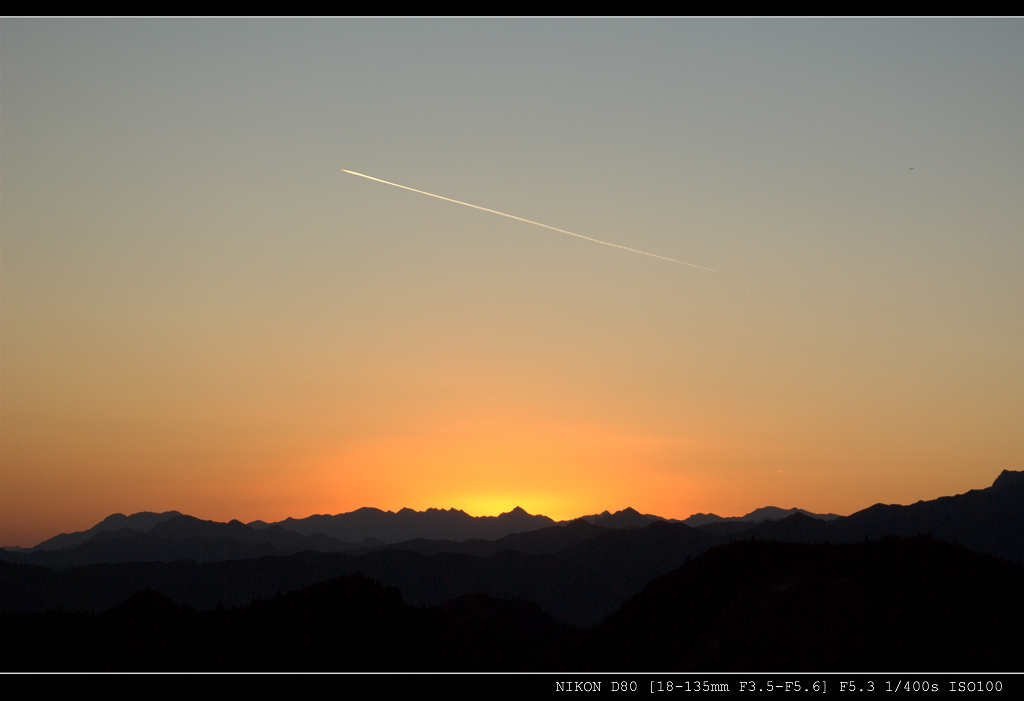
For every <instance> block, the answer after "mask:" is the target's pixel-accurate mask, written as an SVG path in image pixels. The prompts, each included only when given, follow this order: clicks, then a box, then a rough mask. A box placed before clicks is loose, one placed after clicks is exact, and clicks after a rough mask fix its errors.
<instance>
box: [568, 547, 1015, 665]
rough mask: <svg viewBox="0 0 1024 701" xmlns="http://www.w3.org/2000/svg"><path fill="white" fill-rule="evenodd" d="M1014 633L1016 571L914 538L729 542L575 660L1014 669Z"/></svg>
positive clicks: (645, 600)
mask: <svg viewBox="0 0 1024 701" xmlns="http://www.w3.org/2000/svg"><path fill="white" fill-rule="evenodd" d="M1022 626H1024V568H1021V566H1019V565H1016V564H1011V563H1008V562H1005V561H1000V560H997V559H995V558H992V557H989V556H985V555H981V554H978V553H975V552H971V551H968V550H965V549H964V548H961V547H959V546H956V545H951V544H948V543H943V542H941V541H938V540H935V539H933V538H929V537H927V536H921V537H917V538H914V539H906V538H886V539H883V540H880V541H871V542H867V543H860V544H856V545H817V544H794V543H779V542H775V541H737V542H735V543H732V544H729V545H725V546H721V547H718V548H714V549H712V550H709V551H708V552H706V553H704V554H703V555H701V556H700V557H698V558H695V559H694V560H693V561H691V562H689V563H687V564H686V565H684V566H683V567H680V568H679V569H677V570H675V571H673V572H672V573H670V574H667V575H665V576H663V577H660V578H658V579H656V580H654V581H652V582H651V583H650V584H649V585H648V586H647V587H646V588H645V589H644V591H643V592H642V593H641V594H639V595H638V596H636V597H634V598H633V599H631V600H630V601H629V602H627V603H626V604H625V605H623V606H622V607H621V608H620V609H619V610H618V611H616V612H615V613H614V614H612V615H611V616H609V618H608V619H607V620H606V621H605V622H604V623H602V624H601V625H599V626H596V627H595V628H594V629H592V630H591V632H590V635H589V637H588V641H587V644H588V645H589V647H588V648H587V649H586V650H585V651H584V652H583V653H581V657H582V659H583V660H585V661H586V662H587V663H589V664H593V665H594V668H595V669H621V670H641V669H666V670H668V669H671V670H677V671H689V670H700V671H746V672H756V671H775V670H787V671H842V670H846V671H867V670H871V671H886V670H902V671H982V670H988V671H1011V670H1013V671H1021V670H1024V638H1022V637H1021V635H1020V631H1021V630H1022ZM581 664H582V663H581Z"/></svg>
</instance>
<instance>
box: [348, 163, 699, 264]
mask: <svg viewBox="0 0 1024 701" xmlns="http://www.w3.org/2000/svg"><path fill="white" fill-rule="evenodd" d="M341 172H342V173H348V174H349V175H358V176H359V177H360V178H366V179H367V180H376V181H377V182H379V183H384V184H385V185H392V186H394V187H400V188H402V189H403V190H409V191H410V192H418V193H420V194H421V195H426V196H427V197H436V198H437V199H439V200H444V201H445V202H454V203H455V204H461V205H465V206H466V207H472V208H473V209H479V210H481V211H484V212H490V213H491V214H497V215H499V216H502V217H508V218H509V219H515V220H516V221H521V222H525V223H527V224H533V225H534V226H542V227H544V228H545V229H551V230H552V231H557V232H558V233H560V234H568V235H569V236H575V237H576V238H578V239H583V240H584V241H591V242H593V243H599V244H601V245H602V246H611V247H612V248H621V249H622V250H623V251H629V252H630V253H639V254H640V255H642V256H650V257H651V258H660V259H661V260H667V261H668V262H670V263H679V265H688V266H689V267H691V268H700V269H701V270H708V271H710V272H712V273H715V272H718V271H717V270H714V269H713V268H708V267H705V266H703V265H697V264H696V263H687V262H686V261H685V260H676V259H675V258H669V257H667V256H659V255H658V254H657V253H648V252H647V251H641V250H640V249H638V248H630V247H629V246H621V245H619V244H617V243H611V242H609V241H602V240H600V239H594V238H591V237H589V236H584V235H583V234H574V233H573V232H571V231H566V230H565V229H559V228H558V227H557V226H549V225H547V224H541V223H540V222H539V221H532V220H530V219H523V218H522V217H517V216H516V215H514V214H505V212H499V211H498V210H496V209H488V208H487V207H481V206H479V205H475V204H470V203H469V202H462V201H460V200H453V199H452V198H450V197H442V196H441V195H435V194H433V193H431V192H424V191H423V190H417V189H416V188H412V187H406V186H405V185H399V184H398V183H392V182H388V181H387V180H381V179H380V178H375V177H373V176H372V175H363V174H362V173H357V172H355V171H354V170H345V169H344V168H342V169H341Z"/></svg>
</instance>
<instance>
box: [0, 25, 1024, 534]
mask: <svg viewBox="0 0 1024 701" xmlns="http://www.w3.org/2000/svg"><path fill="white" fill-rule="evenodd" d="M1022 26H1024V23H1022V22H1021V21H1020V20H988V21H980V20H979V21H970V20H965V21H953V20H949V21H909V20H907V21H893V20H889V21H885V20H879V21H869V20H864V21H851V20H846V21H843V20H836V21H828V20H802V21H801V20H792V21H786V20H778V21H770V20H747V21H727V20H717V21H715V20H658V21H645V20H622V21H615V20H461V21H459V20H453V21H442V20H433V21H426V20H317V21H302V20H293V21H292V20H241V21H234V20H222V21H208V20H45V19H43V20H17V19H16V20H4V21H3V27H2V31H3V37H4V41H3V44H2V46H0V51H2V60H0V70H2V84H3V86H4V87H3V115H2V116H3V138H4V158H3V160H2V162H0V169H2V177H0V182H2V197H3V200H2V207H0V217H2V220H0V224H2V239H0V285H2V302H0V325H2V326H0V361H2V363H0V459H2V467H0V470H2V472H0V478H2V479H0V542H2V543H3V544H4V545H22V546H28V545H34V544H35V543H37V542H39V541H41V540H43V539H45V538H48V537H50V536H52V535H55V534H56V533H58V532H63V531H73V530H82V529H86V528H89V527H90V526H92V525H93V524H95V523H96V522H97V521H99V520H100V519H102V518H104V517H105V516H107V515H109V514H110V513H114V512H123V513H134V512H137V511H165V510H171V509H176V510H179V511H182V512H184V513H189V514H192V515H194V516H197V517H200V518H207V519H215V520H221V521H226V520H229V519H233V518H237V519H241V520H243V521H249V520H254V519H263V520H266V521H273V520H280V519H283V518H285V517H288V516H293V517H303V516H307V515H310V514H312V513H339V512H344V511H351V510H354V509H356V508H359V507H362V506H375V507H378V508H383V509H390V510H397V509H400V508H403V507H410V508H415V509H425V508H429V507H437V508H449V507H455V508H461V509H463V510H465V511H467V512H468V513H470V514H473V515H493V514H497V513H500V512H503V511H508V510H510V509H512V508H513V507H515V506H517V505H518V506H522V507H523V508H525V509H526V510H527V511H530V512H531V513H544V514H546V515H548V516H551V517H553V518H556V519H566V518H573V517H576V516H580V515H584V514H589V513H596V512H600V511H603V510H605V509H608V510H612V511H614V510H618V509H622V508H625V507H627V506H632V507H633V508H636V509H638V510H640V511H642V512H646V513H654V514H658V515H661V516H665V517H671V518H685V517H686V516H689V515H690V514H692V513H694V512H699V511H703V512H715V513H718V514H719V515H722V516H734V515H742V514H744V513H747V512H749V511H751V510H753V509H755V508H758V507H761V506H766V505H775V506H780V507H784V508H788V507H793V506H797V507H801V508H805V509H808V510H811V511H817V512H835V513H840V514H847V513H851V512H852V511H855V510H858V509H861V508H865V507H867V506H870V505H871V504H873V503H876V502H879V501H881V502H889V503H910V502H914V501H917V500H919V499H931V498H935V497H938V496H941V495H945V494H955V493H960V492H964V491H967V490H969V489H972V488H981V487H985V486H988V485H989V484H991V482H992V480H993V479H994V478H995V477H996V475H998V474H999V472H1000V471H1002V470H1003V469H1020V468H1021V466H1022V464H1024V444H1022V443H1021V441H1020V438H1019V433H1020V425H1021V418H1022V417H1021V407H1022V406H1024V364H1022V363H1021V362H1020V358H1021V357H1024V311H1022V307H1021V305H1020V304H1019V300H1020V299H1022V298H1024V289H1022V281H1024V237H1021V236H1020V232H1021V231H1024V201H1022V199H1021V198H1020V192H1019V191H1020V187H1019V186H1020V182H1021V170H1020V169H1021V165H1020V164H1021V163H1024V137H1022V133H1021V130H1020V124H1019V115H1020V114H1021V110H1022V108H1024V105H1022V104H1021V100H1022V98H1021V96H1022V95H1024V90H1022V87H1024V86H1022V84H1021V80H1022V75H1021V73H1020V71H1019V70H1018V67H1019V66H1020V65H1024V55H1022V52H1024V48H1022V47H1024V42H1022V41H1020V38H1021V28H1022ZM342 168H345V169H350V170H354V171H356V172H360V173H366V174H369V175H372V176H374V177H379V178H381V179H385V180H388V181H391V182H394V183H399V184H402V185H406V186H408V187H411V188H416V189H420V190H424V191H427V192H431V193H436V194H439V195H441V196H444V197H448V198H452V199H455V200H459V201H463V202H468V203H472V204H477V205H479V206H481V207H486V208H489V209H494V210H497V211H500V212H505V213H511V214H513V215H515V216H517V217H522V218H524V219H529V220H532V221H536V222H542V223H544V224H547V225H548V226H553V227H557V228H559V229H564V230H566V231H572V232H574V233H579V234H581V235H583V236H587V237H590V238H595V239H599V240H601V241H607V242H612V243H615V244H617V245H621V246H625V247H627V248H632V249H637V250H641V251H647V252H651V253H655V254H657V255H660V256H665V257H668V258H673V259H677V260H683V261H688V262H692V263H694V264H696V265H700V266H705V267H707V268H712V269H713V270H714V272H712V271H709V270H703V269H695V268H690V267H687V266H681V265H678V264H674V263H671V262H668V261H665V260H659V259H655V258H651V257H647V256H642V255H637V254H635V253H632V252H630V251H627V250H623V249H616V248H611V247H607V246H600V245H597V244H594V243H592V242H589V241H585V240H582V239H579V238H574V237H571V236H566V235H565V234H562V233H559V232H557V231H552V230H549V229H544V228H541V227H536V226H531V225H530V224H528V223H525V222H522V221H515V220H510V219H508V218H503V217H499V216H496V215H494V214H491V213H488V212H483V211H479V210H473V209H470V208H467V207H462V206H460V205H458V204H455V203H451V202H444V201H439V200H437V199H432V198H429V197H425V196H423V195H421V194H418V193H414V192H409V191H403V190H400V189H398V188H393V187H389V186H387V185H384V184H381V183H376V182H373V181H369V180H364V179H360V178H356V177H353V176H351V175H348V174H345V173H342V172H341V170H340V169H342Z"/></svg>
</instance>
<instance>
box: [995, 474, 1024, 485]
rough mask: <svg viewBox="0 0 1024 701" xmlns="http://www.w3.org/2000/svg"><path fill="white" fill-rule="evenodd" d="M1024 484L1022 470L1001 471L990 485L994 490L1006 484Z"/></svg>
mask: <svg viewBox="0 0 1024 701" xmlns="http://www.w3.org/2000/svg"><path fill="white" fill-rule="evenodd" d="M1021 482H1024V470H1003V471H1002V472H1000V473H999V476H998V477H996V481H995V482H993V483H992V486H993V487H994V488H1001V487H1005V486H1006V485H1008V484H1019V483H1021Z"/></svg>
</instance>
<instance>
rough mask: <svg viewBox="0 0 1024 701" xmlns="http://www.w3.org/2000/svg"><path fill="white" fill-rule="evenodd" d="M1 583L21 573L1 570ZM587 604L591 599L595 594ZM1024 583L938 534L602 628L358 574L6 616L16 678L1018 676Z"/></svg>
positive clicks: (723, 588) (685, 569) (716, 565)
mask: <svg viewBox="0 0 1024 701" xmlns="http://www.w3.org/2000/svg"><path fill="white" fill-rule="evenodd" d="M2 564H3V567H4V568H5V571H4V580H5V581H11V578H12V577H19V576H21V575H20V574H19V573H20V572H21V570H19V571H18V572H14V571H13V570H12V569H10V568H15V567H24V566H22V565H12V564H10V563H2ZM580 595H581V596H584V595H585V591H584V590H582V589H581V591H580ZM1022 630H1024V568H1022V567H1021V566H1020V565H1018V564H1016V563H1011V562H1007V561H1004V560H1000V559H998V558H995V557H992V556H989V555H983V554H980V553H977V552H973V551H970V550H966V549H964V548H962V547H960V546H957V545H952V544H949V543H946V542H943V541H939V540H937V539H933V538H931V537H928V536H919V537H916V538H883V539H881V540H871V541H867V542H861V543H857V544H842V545H839V544H837V545H831V544H828V543H825V544H798V543H782V542H777V541H768V540H743V541H737V542H733V543H730V544H727V545H721V546H718V547H714V548H711V549H709V550H707V551H705V552H704V553H703V554H701V555H699V556H697V557H694V558H692V559H691V560H690V561H688V562H686V563H685V564H683V565H682V566H680V567H678V568H677V569H674V570H673V571H671V572H669V573H668V574H666V575H664V576H661V577H658V578H657V579H654V580H653V581H651V582H650V583H649V584H648V585H647V586H646V588H644V589H643V591H641V592H640V593H639V594H638V595H636V596H633V597H632V598H630V599H629V600H628V601H626V603H625V604H624V605H622V606H621V607H619V608H618V609H617V610H616V611H614V612H613V613H612V614H611V615H609V616H608V617H607V618H606V619H605V620H604V621H603V622H601V623H598V624H596V625H592V626H590V627H586V628H585V627H580V626H573V625H571V624H569V623H565V622H562V621H559V620H556V619H555V618H553V617H552V616H550V615H548V614H547V613H545V611H544V610H542V608H541V606H540V605H538V604H536V603H533V602H531V601H527V600H523V599H504V598H499V597H494V596H489V595H483V594H465V595H462V596H459V597H457V598H454V599H452V600H449V601H447V602H446V603H444V604H441V605H434V606H411V605H408V604H407V603H405V601H404V599H403V596H402V593H401V591H400V590H399V589H398V588H396V587H386V586H383V585H381V584H379V583H378V582H377V581H375V580H372V579H369V578H367V577H365V576H362V575H360V574H356V575H350V576H345V577H337V578H332V579H329V580H327V581H324V582H321V583H319V584H315V585H313V586H309V587H306V588H302V589H299V590H296V591H291V592H289V593H286V594H283V595H282V594H278V595H276V596H272V597H270V598H268V599H264V600H252V601H250V602H249V603H248V604H245V605H237V606H229V607H224V606H220V607H217V608H216V609H214V610H197V609H195V608H193V607H191V606H189V605H182V604H179V603H176V602H175V601H174V600H172V599H170V598H169V597H167V596H166V595H164V594H161V593H159V592H157V591H154V590H152V589H146V590H143V591H139V592H137V593H135V594H133V595H132V596H130V597H129V598H128V599H127V600H125V601H123V602H122V603H120V604H118V605H116V606H114V607H112V608H110V609H108V610H105V611H102V612H99V613H80V612H63V611H60V610H50V611H46V612H36V613H4V614H0V667H2V669H3V670H4V671H16V670H30V671H47V670H54V671H130V670H142V671H236V670H237V671H306V670H309V671H472V670H476V671H573V670H581V671H600V670H608V671H613V670H614V671H630V670H647V671H649V670H670V671H686V670H702V671H748V672H754V671H761V670H765V671H773V670H786V671H804V670H806V671H829V670H835V671H851V672H855V671H867V670H870V671H884V670H903V671H1021V670H1024V635H1022V634H1021V631H1022Z"/></svg>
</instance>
